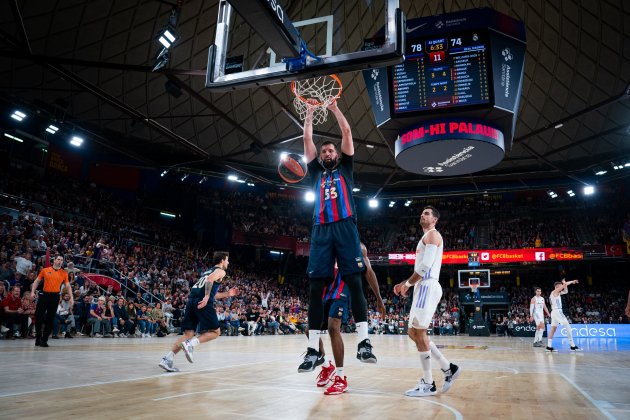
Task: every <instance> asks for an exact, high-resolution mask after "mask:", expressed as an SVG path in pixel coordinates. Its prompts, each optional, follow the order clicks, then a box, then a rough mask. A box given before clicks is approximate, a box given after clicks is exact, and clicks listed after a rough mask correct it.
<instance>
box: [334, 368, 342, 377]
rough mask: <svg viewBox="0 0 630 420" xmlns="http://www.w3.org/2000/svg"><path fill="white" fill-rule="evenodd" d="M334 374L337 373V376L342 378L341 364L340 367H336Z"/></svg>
mask: <svg viewBox="0 0 630 420" xmlns="http://www.w3.org/2000/svg"><path fill="white" fill-rule="evenodd" d="M336 375H337V376H339V377H341V378H343V366H342V367H338V368H337V373H336Z"/></svg>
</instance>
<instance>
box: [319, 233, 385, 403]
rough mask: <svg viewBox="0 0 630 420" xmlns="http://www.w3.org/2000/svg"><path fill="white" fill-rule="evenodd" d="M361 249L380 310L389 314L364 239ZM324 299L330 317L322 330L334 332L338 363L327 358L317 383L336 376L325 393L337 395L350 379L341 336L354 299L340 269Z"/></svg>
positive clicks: (331, 338)
mask: <svg viewBox="0 0 630 420" xmlns="http://www.w3.org/2000/svg"><path fill="white" fill-rule="evenodd" d="M361 253H362V254H363V261H365V271H364V272H363V273H364V276H365V278H366V280H367V282H368V284H369V285H370V288H371V289H372V291H373V292H374V294H375V295H376V306H377V308H378V311H379V312H380V313H381V315H382V316H383V317H385V304H384V303H383V299H382V298H381V293H380V290H379V288H378V280H377V278H376V273H374V270H373V269H372V265H371V264H370V260H369V259H368V256H367V248H366V247H365V245H363V243H361ZM322 300H323V302H324V315H326V314H328V320H327V321H324V323H323V324H322V327H321V330H322V331H323V330H326V329H327V330H328V334H329V335H330V343H331V346H332V349H333V356H334V357H335V364H336V365H337V368H336V369H335V365H334V364H332V363H331V362H330V361H329V360H325V361H324V363H323V364H322V370H321V372H320V373H319V375H317V386H319V387H323V386H326V385H328V383H329V382H330V381H331V380H332V382H333V383H332V385H331V386H330V387H328V388H327V389H326V390H325V391H324V394H326V395H337V394H343V393H344V392H346V390H347V389H348V380H347V378H346V376H345V375H344V368H343V353H344V346H343V339H342V338H341V325H342V324H344V323H347V320H348V301H349V300H350V290H349V289H348V286H347V285H346V283H345V282H344V281H343V280H342V278H341V275H340V274H339V272H337V273H336V274H335V278H334V280H333V282H332V283H330V284H329V285H328V286H326V287H325V288H324V295H323V298H322ZM319 351H320V352H321V353H322V355H324V345H323V342H322V339H321V338H320V339H319Z"/></svg>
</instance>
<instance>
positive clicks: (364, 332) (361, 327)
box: [357, 321, 368, 343]
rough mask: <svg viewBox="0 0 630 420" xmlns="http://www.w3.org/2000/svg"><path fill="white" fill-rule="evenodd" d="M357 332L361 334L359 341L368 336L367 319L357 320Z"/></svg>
mask: <svg viewBox="0 0 630 420" xmlns="http://www.w3.org/2000/svg"><path fill="white" fill-rule="evenodd" d="M357 333H358V334H359V343H360V342H361V341H363V340H365V339H367V338H368V323H367V321H363V322H357Z"/></svg>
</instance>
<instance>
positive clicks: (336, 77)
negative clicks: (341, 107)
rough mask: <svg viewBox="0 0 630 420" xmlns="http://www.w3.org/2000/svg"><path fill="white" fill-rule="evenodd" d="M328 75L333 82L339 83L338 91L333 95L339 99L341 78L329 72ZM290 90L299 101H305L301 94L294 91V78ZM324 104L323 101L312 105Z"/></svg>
mask: <svg viewBox="0 0 630 420" xmlns="http://www.w3.org/2000/svg"><path fill="white" fill-rule="evenodd" d="M328 77H330V78H332V79H333V80H334V81H335V82H337V84H338V85H339V93H337V95H335V100H337V99H339V98H340V97H341V91H342V90H343V85H342V84H341V80H340V79H339V77H338V76H337V75H336V74H329V75H328ZM291 91H292V92H293V94H294V95H295V97H296V98H298V99H299V100H300V101H302V102H304V103H307V102H306V98H304V97H303V96H301V95H298V94H297V93H296V92H295V80H294V81H292V82H291ZM322 105H324V103H323V102H319V101H318V102H317V104H316V105H314V106H322Z"/></svg>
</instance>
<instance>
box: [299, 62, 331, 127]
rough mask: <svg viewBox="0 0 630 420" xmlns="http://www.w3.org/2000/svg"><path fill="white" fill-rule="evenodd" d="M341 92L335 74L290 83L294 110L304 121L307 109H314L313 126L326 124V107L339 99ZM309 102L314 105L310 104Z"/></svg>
mask: <svg viewBox="0 0 630 420" xmlns="http://www.w3.org/2000/svg"><path fill="white" fill-rule="evenodd" d="M341 90H342V85H341V80H339V77H337V75H336V74H330V75H327V76H320V77H316V78H314V79H306V80H298V81H293V82H291V91H292V92H293V94H294V95H295V98H293V106H295V110H296V111H297V112H298V114H299V115H300V119H301V120H302V121H304V119H305V118H306V114H307V111H308V107H309V106H311V107H314V108H315V110H314V111H313V124H321V123H323V122H326V119H327V118H328V106H329V105H330V104H332V103H333V102H334V101H336V100H337V99H339V98H340V97H341ZM309 100H314V101H316V103H313V104H311V103H309V102H308V101H309Z"/></svg>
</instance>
